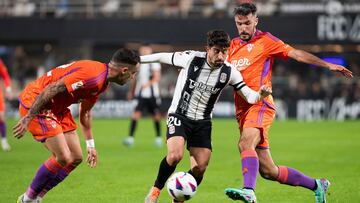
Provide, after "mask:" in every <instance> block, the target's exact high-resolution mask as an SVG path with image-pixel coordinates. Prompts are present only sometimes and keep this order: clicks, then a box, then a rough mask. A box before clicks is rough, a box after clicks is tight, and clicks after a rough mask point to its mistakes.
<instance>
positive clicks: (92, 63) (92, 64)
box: [74, 60, 104, 67]
mask: <svg viewBox="0 0 360 203" xmlns="http://www.w3.org/2000/svg"><path fill="white" fill-rule="evenodd" d="M74 65H81V66H85V67H87V66H89V67H97V66H104V63H102V62H100V61H94V60H79V61H75V62H74Z"/></svg>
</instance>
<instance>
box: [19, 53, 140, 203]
mask: <svg viewBox="0 0 360 203" xmlns="http://www.w3.org/2000/svg"><path fill="white" fill-rule="evenodd" d="M139 62H140V57H139V56H138V55H137V54H136V53H135V52H133V51H131V50H128V49H119V50H118V51H116V52H115V54H114V55H113V57H112V59H111V61H110V62H109V63H107V64H106V63H101V62H98V61H91V60H82V61H75V62H72V63H69V64H66V65H62V66H58V67H56V68H54V69H52V70H50V71H48V72H47V73H45V74H44V75H43V76H42V77H40V78H39V79H37V80H35V81H34V82H32V83H30V84H29V85H28V86H27V87H26V88H25V90H24V91H23V92H22V93H21V94H20V96H19V101H20V105H19V111H20V116H21V119H20V121H19V122H18V123H17V124H16V125H15V126H14V128H13V134H14V136H15V137H16V138H21V137H23V136H24V134H25V132H26V131H27V130H29V131H30V132H31V134H32V135H33V137H34V138H35V139H36V140H37V141H39V142H42V143H43V144H44V146H45V147H46V148H47V149H48V150H49V151H50V152H51V154H52V155H51V156H50V157H49V159H48V160H46V161H45V162H44V164H42V165H41V166H40V168H39V169H38V171H37V173H36V175H35V177H34V179H33V181H32V183H31V184H30V186H29V187H28V189H27V191H26V192H25V193H24V194H23V195H21V196H20V197H19V199H18V202H40V201H41V200H42V198H43V196H44V195H45V193H46V192H48V191H49V190H50V189H52V188H53V187H55V186H56V185H57V184H59V183H60V182H61V181H63V180H64V179H65V178H66V177H67V176H68V175H69V173H70V172H71V171H72V170H74V169H75V168H76V167H77V166H78V165H79V164H80V163H81V161H82V159H83V157H82V151H81V147H80V142H79V138H78V135H77V133H76V128H77V126H76V123H75V122H74V120H73V118H72V116H71V113H70V110H69V109H68V107H69V106H70V105H71V104H74V103H80V112H79V120H80V126H81V129H82V132H83V134H84V136H85V139H86V146H87V152H88V157H87V163H88V164H89V166H90V167H95V166H96V163H97V154H96V150H95V144H94V139H93V133H92V130H91V123H92V116H91V108H92V107H93V106H94V104H95V102H96V101H97V100H98V98H99V97H100V95H101V93H103V92H104V91H105V90H106V89H107V87H108V86H109V83H110V82H114V83H116V84H119V85H124V84H125V83H126V82H127V81H128V80H130V79H134V77H135V74H136V73H137V72H138V68H139Z"/></svg>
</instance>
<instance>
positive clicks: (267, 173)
mask: <svg viewBox="0 0 360 203" xmlns="http://www.w3.org/2000/svg"><path fill="white" fill-rule="evenodd" d="M259 172H260V175H261V177H263V178H265V179H268V180H277V176H278V171H277V169H276V168H263V169H260V170H259Z"/></svg>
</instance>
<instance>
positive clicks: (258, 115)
mask: <svg viewBox="0 0 360 203" xmlns="http://www.w3.org/2000/svg"><path fill="white" fill-rule="evenodd" d="M275 113H276V111H275V108H274V107H273V106H272V105H270V104H267V103H265V102H262V103H259V104H254V105H251V106H250V107H249V108H248V109H244V110H241V109H238V111H237V114H236V119H237V121H238V124H239V129H240V133H241V132H242V130H243V129H244V128H258V129H260V135H261V141H260V143H259V144H258V145H257V146H256V148H258V149H268V148H269V138H268V131H269V128H270V126H271V123H272V122H273V120H274V119H275Z"/></svg>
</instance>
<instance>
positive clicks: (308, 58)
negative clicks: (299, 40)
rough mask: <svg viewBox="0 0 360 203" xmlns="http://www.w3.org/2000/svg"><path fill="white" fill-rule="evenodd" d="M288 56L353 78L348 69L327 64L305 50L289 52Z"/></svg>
mask: <svg viewBox="0 0 360 203" xmlns="http://www.w3.org/2000/svg"><path fill="white" fill-rule="evenodd" d="M288 56H289V57H290V58H293V59H295V60H297V61H299V62H303V63H307V64H313V65H317V66H321V67H324V68H328V69H329V70H331V71H333V72H340V73H341V74H343V75H344V76H345V77H348V78H352V77H353V74H352V72H351V71H350V70H348V69H347V68H345V67H344V66H341V65H336V64H332V63H329V62H326V61H324V60H321V59H320V58H318V57H316V56H314V55H313V54H310V53H309V52H306V51H303V50H299V49H293V50H291V51H289V53H288Z"/></svg>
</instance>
